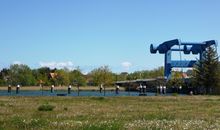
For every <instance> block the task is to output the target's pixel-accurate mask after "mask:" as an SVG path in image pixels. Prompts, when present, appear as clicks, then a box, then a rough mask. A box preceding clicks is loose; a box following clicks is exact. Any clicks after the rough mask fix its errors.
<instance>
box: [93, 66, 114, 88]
mask: <svg viewBox="0 0 220 130" xmlns="http://www.w3.org/2000/svg"><path fill="white" fill-rule="evenodd" d="M90 75H91V76H92V80H93V83H94V85H101V84H104V85H111V84H113V73H112V72H111V70H110V69H109V67H108V66H102V67H99V68H97V69H94V70H92V71H91V72H90Z"/></svg>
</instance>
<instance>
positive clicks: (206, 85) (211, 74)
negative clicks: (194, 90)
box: [193, 47, 220, 94]
mask: <svg viewBox="0 0 220 130" xmlns="http://www.w3.org/2000/svg"><path fill="white" fill-rule="evenodd" d="M202 56H203V58H202V60H199V61H198V62H197V63H196V64H195V66H194V69H193V81H194V85H195V86H196V87H199V90H200V91H201V92H202V93H203V94H211V93H213V90H215V89H218V87H219V78H220V77H219V73H220V71H219V70H220V69H219V62H218V54H217V51H216V49H215V48H214V47H208V48H207V50H206V51H205V52H204V53H203V55H202Z"/></svg>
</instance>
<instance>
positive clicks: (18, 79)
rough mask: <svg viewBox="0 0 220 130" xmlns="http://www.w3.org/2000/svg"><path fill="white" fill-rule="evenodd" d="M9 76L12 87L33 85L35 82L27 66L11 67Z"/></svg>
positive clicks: (16, 65)
mask: <svg viewBox="0 0 220 130" xmlns="http://www.w3.org/2000/svg"><path fill="white" fill-rule="evenodd" d="M9 76H10V78H11V83H12V85H17V84H20V85H23V86H25V85H27V86H28V85H35V83H36V81H35V78H34V76H33V75H32V71H31V69H30V68H29V67H28V66H27V65H23V64H21V65H18V64H15V65H11V66H10V69H9Z"/></svg>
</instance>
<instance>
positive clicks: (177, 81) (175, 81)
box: [167, 71, 183, 92]
mask: <svg viewBox="0 0 220 130" xmlns="http://www.w3.org/2000/svg"><path fill="white" fill-rule="evenodd" d="M167 86H168V87H172V89H173V91H174V92H178V90H179V89H180V86H181V87H182V86H183V77H182V72H178V71H173V72H172V78H171V79H170V80H169V81H168V82H167Z"/></svg>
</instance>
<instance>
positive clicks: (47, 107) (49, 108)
mask: <svg viewBox="0 0 220 130" xmlns="http://www.w3.org/2000/svg"><path fill="white" fill-rule="evenodd" d="M54 108H55V106H53V105H50V104H43V105H41V106H39V107H38V111H53V109H54Z"/></svg>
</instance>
